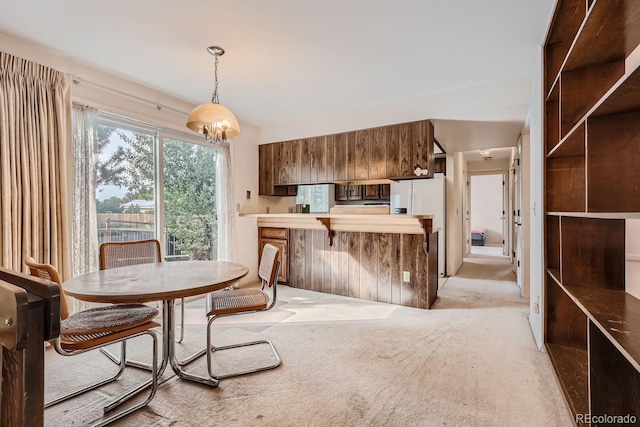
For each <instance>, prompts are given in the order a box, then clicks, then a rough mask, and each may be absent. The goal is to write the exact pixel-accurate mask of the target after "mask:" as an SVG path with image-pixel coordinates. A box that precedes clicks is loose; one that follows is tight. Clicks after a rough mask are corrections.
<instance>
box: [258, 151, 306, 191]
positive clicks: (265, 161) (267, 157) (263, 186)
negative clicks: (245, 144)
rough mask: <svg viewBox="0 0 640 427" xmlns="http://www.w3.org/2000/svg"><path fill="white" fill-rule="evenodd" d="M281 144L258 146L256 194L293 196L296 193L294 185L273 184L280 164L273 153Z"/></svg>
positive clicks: (296, 189)
mask: <svg viewBox="0 0 640 427" xmlns="http://www.w3.org/2000/svg"><path fill="white" fill-rule="evenodd" d="M281 144H282V143H278V144H263V145H259V146H258V165H259V167H260V174H259V176H258V194H259V195H261V196H295V195H296V194H297V193H298V187H297V186H296V185H284V186H281V185H277V186H276V185H275V177H276V176H277V175H278V173H279V172H278V171H279V169H280V168H281V166H280V163H279V162H278V161H277V156H278V154H276V155H274V153H275V152H277V151H278V150H279V149H280V146H281ZM278 179H280V178H278Z"/></svg>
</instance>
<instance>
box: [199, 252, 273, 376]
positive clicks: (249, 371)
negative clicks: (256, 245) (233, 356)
mask: <svg viewBox="0 0 640 427" xmlns="http://www.w3.org/2000/svg"><path fill="white" fill-rule="evenodd" d="M275 270H276V272H275V282H274V283H273V285H272V288H273V297H272V299H271V302H270V303H269V305H268V306H267V307H266V308H263V309H261V310H253V311H243V312H240V313H229V314H218V315H213V316H210V317H209V321H208V322H207V348H208V349H210V350H209V351H207V352H206V353H207V371H209V376H211V378H215V379H216V380H222V379H225V378H231V377H237V376H240V375H246V374H253V373H255V372H261V371H268V370H269V369H274V368H277V367H278V366H280V365H281V364H282V360H280V356H279V355H278V352H277V350H276V348H275V346H274V345H273V343H272V342H271V340H257V341H250V342H244V343H238V344H230V345H224V346H220V347H216V346H214V345H213V344H212V343H211V341H212V340H211V327H212V324H213V321H214V320H216V319H219V318H221V317H230V316H236V315H239V314H251V313H258V312H261V311H268V310H271V309H272V308H273V307H274V306H275V305H276V301H277V296H278V290H277V289H278V274H279V273H280V261H278V263H277V264H276V268H275ZM265 286H266V283H265V282H264V281H263V282H262V289H263V290H264V288H265ZM258 344H267V345H269V347H271V351H272V352H273V355H274V356H275V358H276V361H275V363H273V364H271V365H267V366H261V367H259V368H251V369H244V370H240V371H234V372H230V373H227V374H221V375H216V374H215V373H214V372H213V361H212V356H213V353H215V352H216V351H222V350H229V349H232V348H240V347H248V346H252V345H258ZM205 350H206V349H205Z"/></svg>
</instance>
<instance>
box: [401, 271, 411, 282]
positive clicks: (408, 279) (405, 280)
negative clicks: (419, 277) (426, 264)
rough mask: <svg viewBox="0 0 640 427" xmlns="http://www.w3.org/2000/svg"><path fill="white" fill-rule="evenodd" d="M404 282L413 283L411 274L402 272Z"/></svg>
mask: <svg viewBox="0 0 640 427" xmlns="http://www.w3.org/2000/svg"><path fill="white" fill-rule="evenodd" d="M402 281H403V282H409V281H411V273H409V272H408V271H403V272H402Z"/></svg>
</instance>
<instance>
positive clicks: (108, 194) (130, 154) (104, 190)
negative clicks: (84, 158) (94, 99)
mask: <svg viewBox="0 0 640 427" xmlns="http://www.w3.org/2000/svg"><path fill="white" fill-rule="evenodd" d="M97 131H98V144H97V148H98V150H97V159H96V163H97V164H96V166H97V167H96V175H97V190H96V217H97V224H98V243H99V244H100V243H103V242H123V241H130V240H141V239H153V238H155V237H156V232H155V230H156V226H155V225H156V221H155V212H156V204H155V192H156V179H155V173H154V170H155V166H154V165H155V162H156V156H155V147H156V142H157V138H158V137H157V133H156V132H150V131H147V130H143V129H136V128H135V127H132V126H126V125H125V124H124V123H117V122H114V121H113V120H100V121H99V124H98V126H97Z"/></svg>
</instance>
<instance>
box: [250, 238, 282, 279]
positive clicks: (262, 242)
mask: <svg viewBox="0 0 640 427" xmlns="http://www.w3.org/2000/svg"><path fill="white" fill-rule="evenodd" d="M267 243H270V244H272V245H273V246H275V247H276V248H278V249H280V272H279V273H278V282H279V283H287V280H288V278H289V254H288V245H287V241H286V240H280V239H267V238H261V239H260V242H259V245H258V246H259V248H260V250H259V251H258V260H259V259H260V258H262V248H263V247H264V245H266V244H267Z"/></svg>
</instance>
